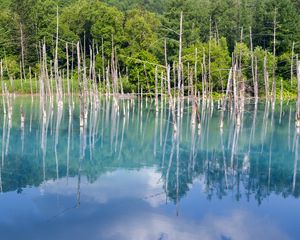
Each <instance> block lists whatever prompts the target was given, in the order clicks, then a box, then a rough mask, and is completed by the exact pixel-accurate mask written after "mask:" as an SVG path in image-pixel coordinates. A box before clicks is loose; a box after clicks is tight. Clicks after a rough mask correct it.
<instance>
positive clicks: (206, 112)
mask: <svg viewBox="0 0 300 240" xmlns="http://www.w3.org/2000/svg"><path fill="white" fill-rule="evenodd" d="M119 101H120V102H119V104H118V107H115V106H114V103H111V102H110V101H109V100H105V99H101V100H100V99H99V104H98V105H94V104H91V106H90V114H89V120H88V121H87V122H86V124H85V125H84V126H82V127H79V121H78V120H79V119H78V111H79V109H77V108H75V109H74V112H71V113H69V112H68V111H67V110H66V109H64V108H62V107H59V108H57V109H52V107H51V105H49V106H47V108H46V110H45V111H46V114H45V115H44V116H46V118H44V117H43V116H40V115H39V109H38V106H37V104H36V103H35V105H34V104H32V103H30V102H29V101H28V102H27V101H25V102H24V100H21V101H20V100H19V99H16V100H14V102H13V105H14V109H20V108H19V106H18V104H20V102H24V103H22V104H23V106H22V107H21V109H23V110H21V111H20V113H18V112H14V113H13V117H12V120H7V116H6V115H4V116H3V118H2V161H1V167H2V175H3V176H2V180H3V183H4V186H3V188H4V191H11V190H15V189H19V188H22V187H26V186H28V185H31V184H32V183H30V182H26V181H25V180H29V179H35V181H34V184H33V185H35V186H38V185H40V184H41V183H42V182H45V181H47V180H48V179H55V178H56V179H59V178H63V177H65V176H66V177H68V176H69V175H70V174H71V175H72V176H74V175H78V173H80V172H81V171H82V172H83V173H84V175H86V176H88V178H89V179H90V180H91V181H93V180H95V179H97V178H98V177H99V176H100V175H101V174H103V173H104V172H106V171H108V170H109V169H112V170H113V169H116V168H125V169H127V168H129V169H132V168H136V169H139V168H141V167H151V166H156V167H157V169H158V171H159V172H161V174H162V179H164V183H165V184H164V185H165V191H166V194H167V196H168V199H169V200H173V201H175V202H177V201H179V199H180V198H181V197H182V196H184V195H185V194H186V193H187V192H188V184H189V183H192V182H193V179H195V178H197V177H199V176H201V177H203V178H204V179H205V183H206V187H205V189H207V194H208V196H210V197H212V195H214V194H217V196H218V197H222V195H225V194H226V192H227V191H239V185H240V184H242V185H243V186H244V187H245V189H247V190H251V191H250V192H252V193H254V194H255V198H256V200H257V201H259V202H260V201H261V200H263V198H265V197H267V196H268V195H269V194H270V193H271V192H274V193H277V194H278V193H282V194H285V195H286V194H288V195H293V196H295V197H298V196H299V185H298V184H297V163H298V148H299V145H298V141H299V140H298V139H299V136H298V134H297V133H296V132H294V131H293V130H292V129H293V126H292V125H293V124H292V123H291V119H290V118H291V117H290V116H291V115H292V113H291V112H292V111H293V110H292V108H291V106H282V113H281V112H270V107H269V104H268V103H267V104H262V105H258V106H252V105H248V109H247V110H246V111H245V113H244V115H245V116H244V117H243V118H242V119H243V122H242V124H240V125H237V124H235V121H234V119H233V114H232V112H230V111H223V110H222V109H221V110H216V109H215V110H214V108H211V107H209V108H204V109H202V113H201V123H200V124H201V126H202V127H201V129H199V130H198V129H197V126H196V124H195V121H196V120H195V118H196V116H195V113H194V111H192V110H191V109H192V108H193V107H194V105H193V104H190V103H185V104H183V103H182V102H180V103H179V104H178V108H177V110H178V111H177V114H175V115H173V114H172V112H171V111H172V109H171V108H168V107H167V105H165V106H166V107H164V108H162V109H161V111H158V112H157V111H155V104H154V102H153V101H152V100H150V101H149V99H148V100H147V102H146V103H145V102H143V101H141V100H137V101H135V100H119ZM163 104H164V103H163V101H162V103H161V106H164V105H163ZM145 105H146V106H147V107H144V106H145ZM252 107H253V109H252ZM19 114H20V117H18V115H19ZM26 115H29V116H30V121H28V120H26V119H25V117H24V116H26ZM280 115H281V118H282V121H283V122H286V123H288V124H281V123H279V122H278V121H275V119H278V118H279V116H280ZM173 116H175V118H176V121H173V120H172V118H173ZM19 119H21V127H20V128H18V127H17V124H18V121H20V120H19ZM220 119H221V120H220ZM221 121H223V126H222V127H221V128H220V122H221ZM174 124H176V127H174ZM38 126H39V127H38ZM174 129H176V131H175V130H174ZM18 135H19V136H20V137H19V139H20V140H21V144H20V146H21V148H20V149H19V148H16V147H15V146H17V144H18V141H19V140H18ZM11 138H12V139H11ZM290 138H292V139H294V140H293V142H292V148H291V147H290V146H289V145H290V143H289V142H290V140H289V139H290ZM10 141H12V142H13V143H14V145H13V146H12V147H11V146H9V143H10ZM39 146H40V147H39ZM151 149H152V150H151ZM33 153H37V155H36V156H31V157H33V158H34V159H31V158H30V157H29V156H30V155H32V154H33ZM19 157H21V158H22V159H23V160H24V161H21V162H20V161H19V160H20V159H19ZM64 159H65V161H63V160H64ZM291 159H293V161H291ZM5 161H7V162H8V163H9V164H8V165H7V166H6V164H5ZM25 162H26V164H27V166H26V167H27V168H28V170H30V172H29V173H30V174H33V175H32V176H31V175H28V174H29V173H25V172H22V171H23V170H24V169H22V168H17V166H19V167H20V166H22V164H25ZM39 162H40V163H41V164H40V165H39V164H37V165H35V163H39ZM20 164H21V165H20ZM53 166H54V168H52V167H53ZM76 166H77V167H76ZM32 167H34V168H41V170H42V171H41V172H39V171H37V172H35V171H32V170H33V169H32ZM12 172H14V173H15V176H22V175H24V174H26V175H27V176H26V178H24V179H22V181H16V182H15V181H12V180H11V178H12V176H11V175H10V174H11V173H12ZM6 173H9V175H6ZM53 173H55V174H53ZM291 173H292V174H291ZM79 175H80V174H79ZM279 175H280V176H282V177H278V176H279ZM291 178H292V181H290V180H289V179H291ZM37 179H40V180H39V181H36V180H37ZM289 181H290V182H289ZM14 184H17V185H14ZM235 194H239V193H235Z"/></svg>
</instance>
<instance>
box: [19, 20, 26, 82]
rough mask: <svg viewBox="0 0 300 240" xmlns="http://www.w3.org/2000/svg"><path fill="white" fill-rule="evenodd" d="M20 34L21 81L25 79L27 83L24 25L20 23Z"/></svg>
mask: <svg viewBox="0 0 300 240" xmlns="http://www.w3.org/2000/svg"><path fill="white" fill-rule="evenodd" d="M20 34H21V39H20V40H21V67H22V70H21V81H22V79H23V77H24V80H25V81H26V72H25V53H24V52H25V50H24V36H23V26H22V23H20Z"/></svg>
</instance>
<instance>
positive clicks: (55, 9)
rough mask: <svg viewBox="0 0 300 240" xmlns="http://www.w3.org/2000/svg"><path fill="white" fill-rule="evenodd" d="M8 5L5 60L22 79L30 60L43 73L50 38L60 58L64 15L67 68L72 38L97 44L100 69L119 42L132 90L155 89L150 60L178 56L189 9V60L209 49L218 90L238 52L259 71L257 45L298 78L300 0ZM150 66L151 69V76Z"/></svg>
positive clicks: (32, 1) (0, 35)
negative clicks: (42, 60) (42, 62)
mask: <svg viewBox="0 0 300 240" xmlns="http://www.w3.org/2000/svg"><path fill="white" fill-rule="evenodd" d="M0 8H1V11H0V59H3V63H4V64H5V66H6V70H7V73H6V74H7V75H10V77H12V78H15V79H18V78H20V77H21V76H20V75H21V73H20V70H19V66H20V62H21V61H22V60H24V65H25V66H24V68H26V69H27V68H28V67H31V68H32V69H33V71H38V68H39V66H38V65H39V58H40V56H39V54H40V53H39V50H40V45H41V42H42V41H45V43H46V46H47V56H48V58H49V59H53V58H54V53H55V40H56V25H57V13H58V16H59V31H58V36H59V45H58V47H59V49H58V58H59V63H60V66H62V67H63V66H64V65H65V64H66V59H65V45H66V42H68V43H70V45H72V44H75V43H76V42H78V41H79V42H80V43H81V45H82V46H84V51H85V52H86V54H87V56H88V55H89V52H90V47H91V46H92V48H95V49H96V50H97V56H96V68H97V70H99V71H100V70H101V66H102V64H103V63H102V61H103V59H105V61H109V59H110V58H111V54H112V43H113V44H114V46H115V47H116V52H117V54H118V61H119V68H120V74H125V73H128V75H129V80H128V82H127V86H125V88H127V91H131V90H133V89H134V90H136V88H137V78H139V82H140V83H141V84H144V85H145V88H147V86H146V82H147V85H148V88H149V84H150V85H153V84H154V80H153V73H154V66H153V65H149V66H148V65H145V64H144V63H143V62H151V63H155V64H160V65H164V64H165V61H166V59H165V56H164V54H165V51H166V50H167V61H168V62H170V63H173V62H176V61H177V60H178V49H179V42H178V34H179V20H180V14H181V12H182V13H183V38H182V39H183V60H184V63H185V64H189V65H190V66H193V65H194V64H195V61H199V62H201V61H202V58H203V55H205V56H207V55H208V52H209V54H210V60H211V63H210V64H211V66H210V67H211V68H212V69H211V78H212V84H213V86H214V89H215V90H219V89H221V88H222V85H224V84H226V83H225V81H226V78H227V75H228V72H222V71H220V69H229V68H230V65H231V57H232V53H234V52H235V51H241V50H240V49H242V51H243V59H242V61H243V64H244V66H245V69H243V74H244V75H245V78H250V77H251V70H249V68H250V67H249V66H250V61H251V59H250V55H251V47H252V48H253V53H254V55H255V58H256V60H257V64H258V66H257V68H258V70H259V69H262V68H263V61H264V56H267V57H268V60H269V61H268V63H269V65H270V66H269V67H270V68H271V65H272V63H274V62H275V63H276V78H277V79H283V80H284V81H285V82H286V83H288V82H289V81H290V79H291V77H292V76H293V74H292V73H291V65H292V64H293V59H294V58H295V59H296V57H297V55H296V54H297V53H299V51H300V42H299V40H300V28H299V26H300V4H299V1H297V0H122V1H120V0H103V1H100V0H2V1H1V2H0ZM274 31H276V41H275V44H274ZM251 38H252V46H251V43H250V40H251ZM165 44H166V45H165ZM165 46H166V49H165ZM195 49H198V53H199V56H198V57H197V60H196V59H195V57H194V52H195ZM273 55H274V56H275V58H274V56H273ZM101 56H104V57H105V58H101ZM134 59H139V60H141V61H143V62H137V61H135V60H134ZM273 66H274V65H273ZM293 69H294V73H295V72H296V68H293ZM145 70H147V74H143V73H144V72H146V71H145ZM27 74H28V73H27ZM200 74H201V69H200V70H199V76H200ZM137 75H139V76H137ZM148 81H149V82H148ZM259 81H261V80H259ZM277 81H278V80H277ZM285 85H288V84H285ZM150 88H151V87H150Z"/></svg>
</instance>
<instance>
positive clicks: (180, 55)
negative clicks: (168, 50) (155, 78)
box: [178, 12, 183, 96]
mask: <svg viewBox="0 0 300 240" xmlns="http://www.w3.org/2000/svg"><path fill="white" fill-rule="evenodd" d="M182 21H183V13H182V12H181V13H180V32H179V57H178V91H179V94H178V96H180V89H181V81H182Z"/></svg>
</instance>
